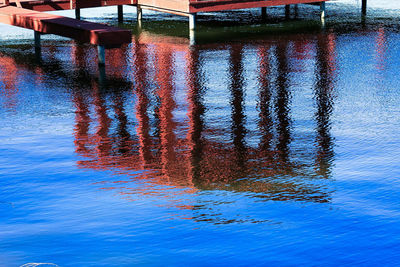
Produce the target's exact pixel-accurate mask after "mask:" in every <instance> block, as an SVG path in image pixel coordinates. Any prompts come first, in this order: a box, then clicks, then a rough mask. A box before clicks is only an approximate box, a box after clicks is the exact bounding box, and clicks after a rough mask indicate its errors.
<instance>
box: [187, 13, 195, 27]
mask: <svg viewBox="0 0 400 267" xmlns="http://www.w3.org/2000/svg"><path fill="white" fill-rule="evenodd" d="M195 28H196V13H191V14H189V30H194V29H195Z"/></svg>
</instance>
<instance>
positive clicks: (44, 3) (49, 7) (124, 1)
mask: <svg viewBox="0 0 400 267" xmlns="http://www.w3.org/2000/svg"><path fill="white" fill-rule="evenodd" d="M20 2H21V7H22V8H26V9H30V10H34V11H55V10H68V9H74V8H76V7H78V8H90V7H100V6H114V5H128V4H129V5H130V4H132V3H133V4H136V3H137V0H110V1H107V0H95V1H88V0H85V1H81V0H80V1H78V5H77V4H76V1H75V0H74V1H71V0H51V1H49V0H20ZM71 2H72V3H71ZM10 4H11V5H14V6H15V5H16V4H15V0H12V1H11V3H10ZM71 4H72V5H71Z"/></svg>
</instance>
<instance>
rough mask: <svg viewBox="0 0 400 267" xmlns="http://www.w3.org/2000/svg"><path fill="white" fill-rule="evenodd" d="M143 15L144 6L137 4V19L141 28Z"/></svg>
mask: <svg viewBox="0 0 400 267" xmlns="http://www.w3.org/2000/svg"><path fill="white" fill-rule="evenodd" d="M142 16H143V11H142V8H141V7H140V6H139V5H137V6H136V19H137V25H138V27H139V28H141V27H142Z"/></svg>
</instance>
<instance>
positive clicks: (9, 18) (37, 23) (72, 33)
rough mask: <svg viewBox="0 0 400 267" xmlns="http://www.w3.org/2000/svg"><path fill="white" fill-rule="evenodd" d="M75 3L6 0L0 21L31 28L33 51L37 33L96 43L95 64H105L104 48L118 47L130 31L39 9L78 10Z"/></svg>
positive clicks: (38, 45)
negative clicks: (96, 61)
mask: <svg viewBox="0 0 400 267" xmlns="http://www.w3.org/2000/svg"><path fill="white" fill-rule="evenodd" d="M86 2H87V1H86ZM121 2H123V3H125V2H127V1H124V0H118V2H116V3H117V4H119V3H121ZM106 4H107V3H106V2H105V1H98V2H97V3H93V2H90V5H89V4H86V5H82V6H84V7H94V6H102V5H106ZM77 6H80V5H79V4H77V3H76V1H75V0H74V1H64V0H55V1H14V2H6V3H4V4H2V5H0V23H4V24H8V25H12V26H17V27H22V28H26V29H31V30H33V31H34V32H35V35H34V36H35V48H36V52H40V36H41V34H55V35H59V36H64V37H68V38H72V39H74V40H77V41H79V42H82V43H90V44H93V45H97V47H98V59H99V65H104V64H105V49H106V48H110V47H118V46H120V45H122V44H124V43H130V42H131V40H132V33H131V31H130V30H124V29H120V28H116V27H111V26H107V25H104V24H99V23H93V22H88V21H82V20H79V19H73V18H67V17H63V16H58V15H54V14H48V13H44V12H40V11H52V10H64V9H72V8H75V9H76V10H79V9H78V8H77ZM38 10H40V11H38Z"/></svg>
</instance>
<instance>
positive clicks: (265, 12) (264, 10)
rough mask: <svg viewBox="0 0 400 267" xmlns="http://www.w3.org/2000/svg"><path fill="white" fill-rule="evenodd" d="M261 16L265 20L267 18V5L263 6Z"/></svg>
mask: <svg viewBox="0 0 400 267" xmlns="http://www.w3.org/2000/svg"><path fill="white" fill-rule="evenodd" d="M261 18H262V19H263V20H264V19H266V18H267V8H266V7H262V8H261Z"/></svg>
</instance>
